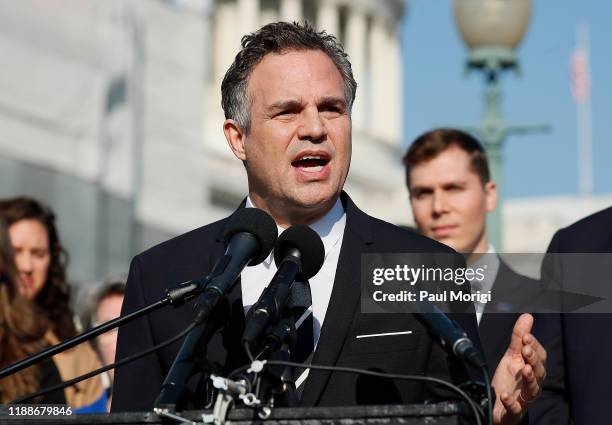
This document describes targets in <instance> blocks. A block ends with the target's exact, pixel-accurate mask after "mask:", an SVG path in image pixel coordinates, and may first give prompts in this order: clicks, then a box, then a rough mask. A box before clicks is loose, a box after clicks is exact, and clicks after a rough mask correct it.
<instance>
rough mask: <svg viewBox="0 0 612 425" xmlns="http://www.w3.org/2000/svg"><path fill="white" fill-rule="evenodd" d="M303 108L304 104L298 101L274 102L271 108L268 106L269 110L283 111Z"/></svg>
mask: <svg viewBox="0 0 612 425" xmlns="http://www.w3.org/2000/svg"><path fill="white" fill-rule="evenodd" d="M301 106H302V103H301V102H300V101H299V100H297V99H283V100H279V101H277V102H274V103H273V104H271V105H270V106H268V108H267V109H268V110H269V111H272V110H283V109H293V108H299V107H301Z"/></svg>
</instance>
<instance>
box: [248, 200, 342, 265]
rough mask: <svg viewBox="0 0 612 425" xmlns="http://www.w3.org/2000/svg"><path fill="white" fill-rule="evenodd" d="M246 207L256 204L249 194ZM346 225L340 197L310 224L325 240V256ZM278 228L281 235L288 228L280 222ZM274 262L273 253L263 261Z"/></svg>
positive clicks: (264, 262)
mask: <svg viewBox="0 0 612 425" xmlns="http://www.w3.org/2000/svg"><path fill="white" fill-rule="evenodd" d="M245 207H246V208H254V207H255V205H254V204H253V202H252V201H251V197H250V196H247V199H246V204H245ZM345 225H346V212H345V211H344V206H343V205H342V202H341V201H340V198H338V199H336V203H335V204H334V206H333V207H332V208H331V210H329V211H328V212H327V214H325V215H324V216H323V217H321V218H320V219H319V220H317V221H315V222H314V223H312V224H309V227H310V228H311V229H312V230H314V231H315V232H317V234H318V235H319V236H320V237H321V241H323V247H325V257H326V258H327V255H328V254H329V253H330V252H331V250H332V249H333V248H334V246H335V245H336V244H337V243H338V241H339V240H340V239H341V237H342V235H343V233H344V227H345ZM276 227H277V228H278V234H279V235H280V234H281V233H283V232H284V231H285V230H286V229H284V228H282V227H280V226H279V225H278V224H277V225H276ZM272 262H273V255H272V253H271V254H270V255H269V256H268V258H266V259H265V260H264V261H263V264H265V265H266V267H270V265H271V264H272Z"/></svg>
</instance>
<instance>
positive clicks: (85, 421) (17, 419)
mask: <svg viewBox="0 0 612 425" xmlns="http://www.w3.org/2000/svg"><path fill="white" fill-rule="evenodd" d="M467 412H468V409H467V407H466V406H465V405H464V404H463V403H459V402H443V403H435V404H410V405H390V406H351V407H299V408H276V409H273V411H272V413H271V415H270V417H269V418H268V419H266V420H262V419H260V418H258V417H257V414H256V412H255V411H254V410H252V409H245V408H239V409H232V410H231V411H230V412H229V415H228V418H227V419H228V421H229V422H231V425H251V424H257V425H264V424H268V425H321V424H324V425H356V424H359V425H381V424H384V425H394V424H401V425H421V424H428V425H463V424H468V423H471V422H470V421H469V416H467ZM210 413H211V412H210V411H186V412H181V416H182V417H184V418H186V419H189V420H192V421H194V422H197V423H202V421H203V419H202V418H203V417H202V415H203V414H210ZM0 423H1V424H15V425H16V424H22V423H27V424H45V425H53V424H54V425H60V424H62V425H63V424H71V425H96V424H107V425H140V424H178V423H179V422H177V421H173V420H170V419H167V418H161V417H159V416H157V415H156V414H155V413H153V412H146V413H137V412H134V413H113V414H110V415H100V414H83V415H71V416H44V417H43V416H40V417H36V416H28V417H24V416H9V415H5V414H3V415H2V416H0Z"/></svg>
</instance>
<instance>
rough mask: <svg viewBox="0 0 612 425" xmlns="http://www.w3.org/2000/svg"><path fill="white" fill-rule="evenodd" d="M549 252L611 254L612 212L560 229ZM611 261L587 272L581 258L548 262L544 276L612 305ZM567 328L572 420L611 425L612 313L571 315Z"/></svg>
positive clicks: (564, 319) (585, 424) (565, 316)
mask: <svg viewBox="0 0 612 425" xmlns="http://www.w3.org/2000/svg"><path fill="white" fill-rule="evenodd" d="M548 252H549V253H612V208H608V209H606V210H603V211H600V212H598V213H595V214H593V215H591V216H589V217H586V218H584V219H582V220H580V221H578V222H577V223H574V224H573V225H571V226H569V227H566V228H564V229H561V230H559V231H558V232H557V233H556V234H555V235H554V237H553V239H552V241H551V242H550V245H549V247H548ZM592 257H595V256H592ZM582 258H584V257H582ZM595 258H601V257H595ZM609 258H610V257H609V256H608V257H607V258H606V259H602V260H601V261H599V260H596V261H597V262H598V263H597V264H595V265H594V267H584V266H583V261H582V260H580V259H576V260H574V259H572V258H569V256H564V257H563V260H561V259H560V258H559V257H548V258H547V259H546V261H545V263H544V266H543V270H542V275H543V276H553V278H554V281H555V282H556V283H555V284H559V285H560V286H561V288H562V289H567V290H570V291H572V288H575V289H579V288H583V289H584V293H588V294H591V295H599V296H602V297H605V298H606V299H607V300H608V303H609V300H612V262H610V261H609ZM594 282H597V283H594ZM589 285H591V286H589ZM594 285H597V286H596V287H594ZM608 305H609V304H608ZM562 329H563V334H562V338H563V349H564V355H565V364H566V375H567V386H568V392H569V397H570V403H571V406H572V409H571V416H572V419H573V420H574V422H575V423H576V424H577V425H599V424H601V425H603V424H610V423H611V422H612V419H611V418H612V413H611V408H612V314H603V313H601V314H591V313H589V314H586V313H566V314H563V315H562Z"/></svg>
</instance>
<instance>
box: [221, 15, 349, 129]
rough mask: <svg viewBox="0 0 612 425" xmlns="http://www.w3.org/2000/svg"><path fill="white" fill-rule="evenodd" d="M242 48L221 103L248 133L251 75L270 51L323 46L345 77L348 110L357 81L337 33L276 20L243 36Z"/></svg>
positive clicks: (223, 86) (228, 74)
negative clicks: (328, 32)
mask: <svg viewBox="0 0 612 425" xmlns="http://www.w3.org/2000/svg"><path fill="white" fill-rule="evenodd" d="M241 44H242V49H241V50H240V52H238V54H237V55H236V58H235V59H234V62H233V63H232V65H231V66H230V67H229V69H228V70H227V72H226V73H225V77H224V78H223V83H221V106H222V107H223V111H224V112H225V118H226V119H228V118H229V119H233V120H234V121H236V123H237V124H238V126H239V127H240V128H241V129H242V130H243V131H244V132H245V133H247V134H248V133H249V131H250V127H251V104H252V99H251V98H250V96H249V93H248V91H247V89H248V82H249V77H250V76H251V72H253V69H254V68H255V66H256V65H257V64H258V63H259V62H261V60H262V59H263V58H264V57H265V56H266V55H267V54H269V53H282V52H286V51H290V50H320V51H322V52H323V53H325V54H326V55H327V56H329V58H330V59H331V60H332V62H333V63H334V65H336V68H338V71H340V74H341V75H342V79H343V81H344V97H345V100H346V104H347V107H348V109H349V112H350V110H351V108H352V106H353V101H354V100H355V92H356V91H357V82H356V81H355V78H353V71H352V69H351V63H350V62H349V59H348V55H347V54H346V53H345V52H344V49H343V48H342V45H341V44H340V43H339V42H338V40H337V39H336V37H334V36H333V35H331V34H327V33H326V32H325V31H320V32H317V31H315V30H314V28H313V27H312V26H310V24H308V23H307V22H306V23H303V24H301V23H298V22H293V23H290V22H274V23H271V24H267V25H265V26H263V27H261V28H260V29H259V30H258V31H256V32H254V33H251V34H248V35H245V36H244V37H242V42H241Z"/></svg>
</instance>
